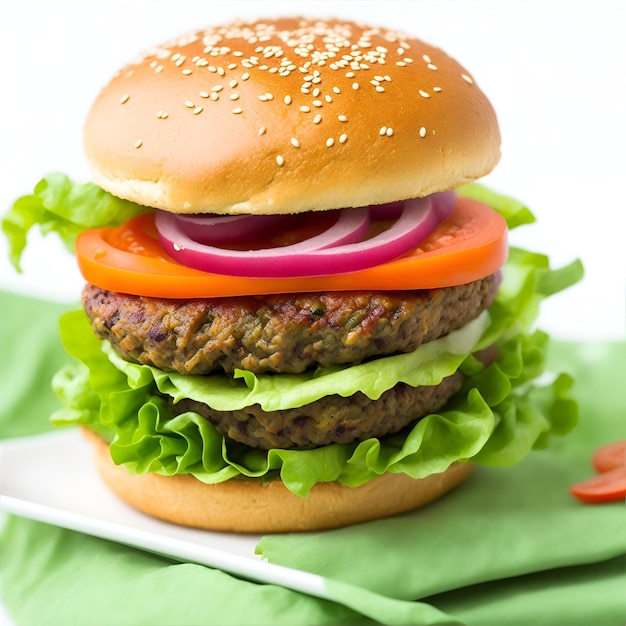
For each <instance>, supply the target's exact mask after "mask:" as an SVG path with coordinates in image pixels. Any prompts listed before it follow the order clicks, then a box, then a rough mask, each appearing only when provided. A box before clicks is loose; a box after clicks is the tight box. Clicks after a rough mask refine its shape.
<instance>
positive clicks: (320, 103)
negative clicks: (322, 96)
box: [312, 100, 324, 107]
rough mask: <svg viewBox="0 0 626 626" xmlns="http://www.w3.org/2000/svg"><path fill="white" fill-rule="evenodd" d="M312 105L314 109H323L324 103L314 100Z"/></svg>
mask: <svg viewBox="0 0 626 626" xmlns="http://www.w3.org/2000/svg"><path fill="white" fill-rule="evenodd" d="M312 104H313V106H314V107H321V106H322V105H323V104H324V103H323V102H322V101H321V100H313V102H312Z"/></svg>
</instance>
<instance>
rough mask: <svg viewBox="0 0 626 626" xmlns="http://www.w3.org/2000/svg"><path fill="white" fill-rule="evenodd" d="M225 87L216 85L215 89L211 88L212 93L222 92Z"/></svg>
mask: <svg viewBox="0 0 626 626" xmlns="http://www.w3.org/2000/svg"><path fill="white" fill-rule="evenodd" d="M222 89H224V87H222V85H215V87H211V91H222Z"/></svg>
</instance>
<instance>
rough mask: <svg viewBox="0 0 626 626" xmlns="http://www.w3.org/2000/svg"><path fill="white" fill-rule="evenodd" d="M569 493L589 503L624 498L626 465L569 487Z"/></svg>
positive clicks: (625, 493)
mask: <svg viewBox="0 0 626 626" xmlns="http://www.w3.org/2000/svg"><path fill="white" fill-rule="evenodd" d="M570 493H571V494H572V495H573V496H575V497H576V498H578V499H579V500H581V501H582V502H588V503H591V504H596V503H601V502H613V501H616V500H624V499H626V465H622V466H621V467H617V468H615V469H612V470H609V471H606V472H603V473H602V474H598V475H597V476H593V477H591V478H588V479H587V480H583V481H581V482H579V483H576V484H575V485H572V486H571V487H570Z"/></svg>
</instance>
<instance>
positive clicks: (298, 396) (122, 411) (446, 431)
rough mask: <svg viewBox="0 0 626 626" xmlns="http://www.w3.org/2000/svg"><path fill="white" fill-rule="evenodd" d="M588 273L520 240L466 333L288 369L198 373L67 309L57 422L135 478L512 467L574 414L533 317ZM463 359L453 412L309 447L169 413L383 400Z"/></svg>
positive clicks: (291, 483) (510, 207)
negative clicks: (374, 355) (491, 298)
mask: <svg viewBox="0 0 626 626" xmlns="http://www.w3.org/2000/svg"><path fill="white" fill-rule="evenodd" d="M460 193H462V194H463V195H467V196H471V197H474V198H475V199H478V200H481V201H483V202H486V203H487V204H490V205H491V206H492V207H493V208H494V209H495V210H497V211H498V212H500V213H501V214H502V215H503V216H504V217H505V219H506V220H507V223H508V224H509V227H511V228H512V227H514V226H517V225H520V224H523V223H530V222H532V221H533V219H534V218H533V217H532V214H531V213H530V212H529V211H528V209H527V208H526V207H524V206H523V205H521V204H519V203H518V202H516V201H514V200H511V199H508V198H505V197H503V196H500V195H498V194H495V193H494V192H492V191H490V190H487V189H486V188H484V187H482V186H480V185H476V184H474V185H470V186H468V187H466V188H463V189H462V190H461V191H460ZM581 275H582V268H581V265H580V263H579V262H578V261H575V262H573V263H572V264H570V265H568V266H567V267H565V268H562V269H560V270H552V269H550V267H549V262H548V259H547V257H545V256H544V255H541V254H536V253H532V252H528V251H525V250H521V249H518V248H511V250H510V255H509V259H508V261H507V264H506V266H505V268H504V270H503V280H502V284H501V286H500V289H499V293H498V296H497V298H496V300H495V302H494V303H493V304H492V306H491V307H490V308H489V311H488V314H484V315H483V316H481V317H480V318H479V319H477V320H476V321H475V322H473V323H471V324H469V325H468V326H466V327H465V328H464V329H462V330H461V331H456V332H455V333H452V334H451V335H449V336H448V337H446V338H442V339H440V340H437V341H434V342H431V343H429V344H424V345H423V346H420V348H418V349H417V350H416V351H415V352H412V353H410V354H406V355H395V356H391V357H386V358H383V359H378V360H376V361H375V362H370V363H364V364H360V365H355V366H351V367H333V368H327V369H324V368H318V369H317V370H314V371H311V372H307V373H304V374H298V375H288V376H285V375H281V376H275V375H272V374H265V375H254V374H252V373H250V372H242V371H239V372H237V373H236V375H235V377H234V378H228V377H226V376H223V375H220V374H215V375H210V376H204V377H190V376H180V375H178V374H175V373H167V372H163V371H161V370H158V369H156V368H153V367H149V366H146V365H137V364H129V363H126V362H125V361H123V360H122V359H121V358H119V357H118V356H117V355H116V354H115V353H114V352H113V351H112V350H111V348H110V346H108V344H107V343H106V342H102V341H100V340H99V339H97V338H96V337H95V336H94V334H93V333H92V331H91V327H90V324H89V321H88V319H87V317H86V315H85V314H84V313H83V312H82V311H76V312H70V313H68V314H66V315H65V316H64V317H63V318H62V320H61V333H62V338H63V341H64V344H65V347H66V349H67V351H68V352H69V354H71V355H72V356H74V357H76V359H77V360H76V362H74V363H72V364H70V365H68V366H67V367H66V368H64V369H63V370H62V371H60V372H59V373H58V374H57V376H56V377H55V379H54V381H53V386H54V389H55V391H56V392H57V394H58V396H59V398H60V399H61V402H62V405H63V408H61V409H60V410H59V411H57V413H55V415H54V416H53V421H54V422H55V423H56V424H58V425H63V424H68V425H69V424H82V425H86V426H88V427H89V428H92V429H93V430H95V431H97V432H99V433H100V434H102V435H103V436H104V437H105V438H107V439H108V440H109V441H110V442H111V455H112V457H113V460H114V461H115V462H116V463H118V464H124V465H126V467H127V468H128V469H129V470H130V471H132V472H135V473H148V472H156V473H158V474H162V475H167V476H169V475H174V474H192V475H194V476H195V477H196V478H198V479H199V480H201V481H203V482H206V483H218V482H221V481H225V480H228V479H230V478H233V477H235V476H239V475H243V476H249V477H256V478H260V479H268V480H269V479H272V478H274V477H276V476H277V475H278V474H280V477H281V479H282V481H283V482H284V483H285V485H286V486H287V487H288V488H289V489H290V490H291V491H292V492H294V493H295V494H297V495H299V496H303V497H304V496H306V495H307V494H308V492H309V491H310V489H311V487H312V486H313V485H315V484H316V483H319V482H329V481H339V482H341V483H343V484H345V485H348V486H357V485H360V484H363V483H365V482H367V481H369V480H371V479H373V478H375V477H376V476H379V475H381V474H383V473H385V472H395V473H399V472H403V473H406V474H408V475H410V476H412V477H414V478H421V477H424V476H427V475H429V474H432V473H435V472H440V471H443V470H445V469H446V468H447V467H448V466H449V465H450V464H452V463H453V462H455V461H471V462H473V463H480V464H487V465H509V464H514V463H517V462H518V461H520V460H521V459H522V458H523V457H524V456H525V455H526V454H528V452H529V451H530V450H531V449H533V448H539V447H543V446H545V445H546V444H547V443H548V441H549V439H550V437H551V436H553V435H563V434H566V433H567V432H568V431H569V430H571V429H572V428H573V427H574V426H575V424H576V422H577V416H578V410H577V405H576V403H575V402H574V401H573V400H572V399H571V398H570V395H569V390H570V387H571V385H572V380H571V378H570V377H569V376H567V375H564V374H560V375H555V374H550V375H548V374H546V373H544V363H545V355H546V349H547V344H548V337H547V335H546V334H545V333H543V332H541V331H539V330H534V329H533V323H534V320H535V318H536V316H537V312H538V307H539V304H540V302H541V300H542V299H543V298H545V297H547V296H549V295H552V294H553V293H556V292H558V291H561V290H562V289H564V288H566V287H568V286H570V285H571V284H573V283H575V282H576V281H577V280H579V279H580V277H581ZM494 344H495V345H497V356H496V358H495V360H493V361H492V362H491V363H489V364H488V365H484V364H483V363H482V362H481V361H480V360H478V359H477V358H475V357H474V356H473V354H475V353H476V352H478V351H480V350H482V349H484V348H488V347H490V346H493V345H494ZM458 368H460V369H461V371H462V372H463V373H464V374H465V382H464V386H463V388H462V390H461V391H460V392H459V393H457V394H456V395H455V396H454V397H453V398H452V400H451V401H450V402H448V403H447V404H446V407H445V410H442V411H440V412H439V413H436V414H431V415H428V416H426V417H424V418H423V419H421V420H419V421H418V422H417V423H415V424H414V425H413V426H412V427H410V428H407V429H405V430H404V431H402V432H400V433H397V434H394V435H389V436H386V437H383V438H380V439H377V438H371V439H367V440H365V441H361V442H354V443H350V444H332V445H328V446H324V447H321V448H317V449H313V450H281V449H273V450H269V451H265V450H258V449H253V448H250V447H248V446H245V445H242V444H238V443H236V442H233V441H231V440H227V439H225V438H224V437H222V436H221V435H220V434H219V433H218V432H217V431H216V430H215V428H214V427H213V426H212V425H211V423H210V422H208V421H207V420H206V419H204V418H202V417H201V416H200V415H198V414H197V413H194V412H185V413H182V414H180V415H174V414H173V413H172V411H171V409H170V408H169V406H168V402H167V401H166V399H165V395H168V396H171V397H172V398H173V399H174V401H177V400H179V399H181V398H184V397H189V398H193V399H196V400H200V401H202V402H205V403H207V404H211V406H213V407H215V408H216V409H218V410H236V409H241V408H243V407H245V406H249V405H252V404H255V403H258V404H260V405H261V406H262V407H263V408H264V409H265V410H280V409H285V408H291V407H295V406H301V405H302V404H306V403H308V402H312V401H314V400H316V399H317V398H319V397H322V396H324V395H327V394H329V393H340V394H341V395H345V396H349V395H351V394H352V393H354V392H355V391H357V390H360V391H362V392H363V393H365V394H366V395H368V396H369V397H371V398H374V399H375V398H378V397H379V396H380V395H381V394H382V393H383V392H384V391H385V390H387V389H390V388H391V387H393V386H394V385H396V384H397V383H398V382H400V381H403V382H407V383H408V384H412V385H423V384H437V382H439V381H440V380H441V379H442V378H444V377H445V376H448V375H449V374H451V373H452V372H453V371H455V370H456V369H458ZM538 381H540V382H538ZM164 394H165V395H164Z"/></svg>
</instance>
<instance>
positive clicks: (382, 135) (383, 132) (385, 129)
mask: <svg viewBox="0 0 626 626" xmlns="http://www.w3.org/2000/svg"><path fill="white" fill-rule="evenodd" d="M378 134H379V135H380V136H381V137H384V136H385V135H386V134H387V127H386V126H381V127H380V130H379V131H378Z"/></svg>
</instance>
